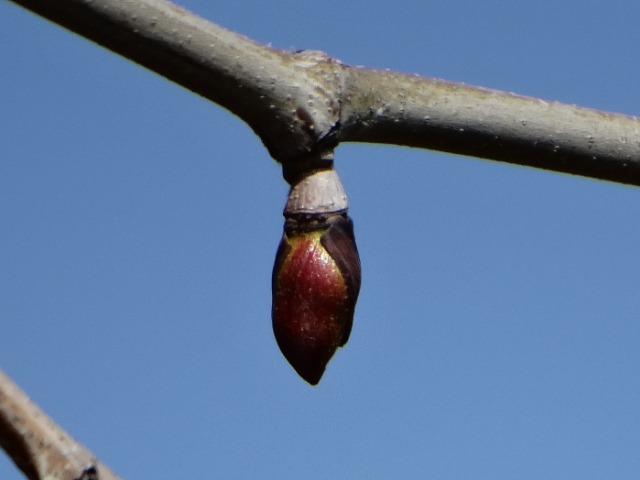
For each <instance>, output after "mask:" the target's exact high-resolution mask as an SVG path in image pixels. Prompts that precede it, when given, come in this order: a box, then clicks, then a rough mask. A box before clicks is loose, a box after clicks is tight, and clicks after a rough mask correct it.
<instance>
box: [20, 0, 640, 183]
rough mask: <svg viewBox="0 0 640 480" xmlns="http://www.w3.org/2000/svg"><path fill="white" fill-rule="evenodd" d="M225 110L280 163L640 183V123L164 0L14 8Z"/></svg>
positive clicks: (40, 1) (41, 1) (75, 0)
mask: <svg viewBox="0 0 640 480" xmlns="http://www.w3.org/2000/svg"><path fill="white" fill-rule="evenodd" d="M13 1H14V2H15V3H18V4H20V5H22V6H24V7H26V8H28V9H30V10H32V11H34V12H36V13H38V14H40V15H42V16H44V17H46V18H49V19H50V20H53V21H54V22H57V23H59V24H60V25H63V26H65V27H66V28H68V29H70V30H73V31H75V32H77V33H79V34H81V35H84V36H85V37H87V38H89V39H91V40H93V41H95V42H97V43H99V44H101V45H103V46H105V47H107V48H110V49H111V50H113V51H115V52H117V53H119V54H121V55H123V56H125V57H127V58H130V59H131V60H133V61H135V62H138V63H139V64H141V65H144V66H145V67H147V68H149V69H151V70H153V71H155V72H157V73H160V74H161V75H164V76H165V77H167V78H169V79H171V80H173V81H174V82H176V83H179V84H180V85H183V86H185V87H187V88H189V89H191V90H193V91H194V92H196V93H198V94H200V95H202V96H204V97H206V98H208V99H210V100H212V101H214V102H216V103H218V104H220V105H222V106H224V107H225V108H227V109H229V110H230V111H231V112H233V113H235V114H236V115H238V116H239V117H240V118H242V119H243V120H244V121H246V122H247V123H248V124H249V125H250V126H251V127H252V128H253V130H254V131H255V132H256V133H257V134H258V136H259V137H260V138H261V139H262V141H263V143H264V144H265V146H266V147H267V148H268V149H269V152H270V153H271V155H272V157H273V158H275V159H276V160H277V161H279V162H283V163H284V162H291V161H294V160H297V159H300V158H304V157H305V156H306V155H307V154H308V153H309V152H313V151H316V152H317V151H322V150H328V149H331V148H332V147H335V146H336V144H337V143H338V142H339V141H354V142H371V143H393V144H398V145H406V146H412V147H420V148H429V149H436V150H441V151H445V152H451V153H458V154H463V155H470V156H476V157H482V158H487V159H493V160H499V161H503V162H509V163H516V164H520V165H526V166H531V167H537V168H543V169H548V170H555V171H559V172H565V173H571V174H577V175H584V176H588V177H593V178H598V179H603V180H611V181H615V182H620V183H628V184H634V185H640V120H639V119H638V118H636V117H630V116H625V115H619V114H614V113H604V112H599V111H595V110H589V109H586V108H580V107H575V106H570V105H563V104H560V103H556V102H547V101H543V100H539V99H533V98H525V97H521V96H517V95H514V94H510V93H506V92H498V91H494V90H486V89H481V88H477V87H470V86H467V85H463V84H454V83H449V82H444V81H438V80H434V79H429V78H424V77H419V76H409V75H403V74H399V73H394V72H388V71H379V70H370V69H365V68H354V67H349V66H346V65H343V64H342V63H340V62H339V61H337V60H335V59H331V58H329V57H328V56H327V55H325V54H323V53H322V52H315V51H311V52H285V51H280V50H275V49H272V48H269V47H266V46H263V45H260V44H257V43H255V42H253V41H251V40H249V39H247V38H245V37H243V36H241V35H238V34H235V33H232V32H230V31H228V30H225V29H223V28H221V27H219V26H217V25H215V24H213V23H211V22H208V21H207V20H204V19H202V18H200V17H198V16H196V15H194V14H192V13H189V12H187V11H185V10H183V9H181V8H178V7H176V6H175V5H173V4H172V3H169V2H167V1H166V0H100V1H99V2H97V1H93V2H92V1H86V0H56V1H55V2H51V1H46V0H13Z"/></svg>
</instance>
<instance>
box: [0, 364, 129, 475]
mask: <svg viewBox="0 0 640 480" xmlns="http://www.w3.org/2000/svg"><path fill="white" fill-rule="evenodd" d="M0 447H2V448H3V450H4V451H6V452H7V454H8V455H9V456H10V457H11V459H12V460H13V462H14V463H15V464H16V466H17V467H18V468H19V469H20V470H22V472H23V473H24V474H25V476H26V477H27V478H29V479H31V480H36V479H40V480H42V479H51V480H54V479H56V480H118V477H116V475H114V474H113V473H112V472H111V471H110V470H109V469H108V468H107V467H105V466H104V465H102V464H100V462H98V461H97V460H96V458H95V457H94V456H93V454H92V453H91V452H90V451H88V450H87V449H86V448H84V447H83V446H82V445H80V444H79V443H78V442H77V441H75V440H74V439H73V438H71V437H70V436H69V435H68V434H67V433H66V432H65V431H64V430H62V428H60V427H59V426H58V425H57V424H55V423H54V422H53V420H51V419H50V418H49V417H47V416H46V415H45V413H44V412H43V411H42V410H40V408H38V406H37V405H36V404H35V403H33V402H32V401H31V400H30V399H29V397H27V395H26V394H25V393H24V392H23V391H22V390H20V389H19V388H18V387H17V386H16V385H15V384H14V383H13V382H12V381H11V380H10V379H9V377H7V376H6V375H5V374H4V373H3V372H2V371H1V370H0Z"/></svg>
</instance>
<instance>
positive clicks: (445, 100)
mask: <svg viewBox="0 0 640 480" xmlns="http://www.w3.org/2000/svg"><path fill="white" fill-rule="evenodd" d="M341 124H342V130H341V135H340V139H341V140H343V141H353V142H377V143H392V144H397V145H406V146H411V147H420V148H429V149H433V150H441V151H445V152H451V153H458V154H462V155H470V156H474V157H482V158H488V159H492V160H500V161H503V162H508V163H515V164H519V165H526V166H529V167H537V168H543V169H547V170H555V171H559V172H565V173H571V174H576V175H584V176H587V177H593V178H599V179H603V180H611V181H614V182H620V183H629V184H634V185H640V120H639V119H638V118H637V117H630V116H625V115H620V114H614V113H607V112H601V111H597V110H591V109H587V108H580V107H576V106H573V105H565V104H562V103H558V102H549V101H545V100H541V99H537V98H530V97H523V96H519V95H515V94H513V93H506V92H500V91H497V90H488V89H483V88H478V87H470V86H467V85H463V84H455V83H451V82H446V81H442V80H434V79H426V78H422V77H416V76H409V75H403V74H399V73H395V72H385V71H375V70H368V69H350V71H349V80H348V81H347V82H346V89H345V92H344V96H343V107H342V112H341Z"/></svg>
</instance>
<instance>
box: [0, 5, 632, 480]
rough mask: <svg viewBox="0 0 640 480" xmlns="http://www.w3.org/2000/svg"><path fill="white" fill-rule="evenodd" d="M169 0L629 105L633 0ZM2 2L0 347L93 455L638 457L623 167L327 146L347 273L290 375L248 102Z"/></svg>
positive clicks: (533, 463)
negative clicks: (273, 290) (318, 347)
mask: <svg viewBox="0 0 640 480" xmlns="http://www.w3.org/2000/svg"><path fill="white" fill-rule="evenodd" d="M182 4H183V5H184V6H186V7H187V8H188V9H190V10H192V11H195V12H196V13H199V14H200V15H202V16H204V17H206V18H209V19H211V20H213V21H215V22H217V23H219V24H221V25H223V26H226V27H228V28H230V29H233V30H235V31H238V32H241V33H243V34H245V35H247V36H249V37H252V38H255V39H256V40H259V41H261V42H265V43H271V44H272V45H274V46H276V47H281V48H296V49H301V48H312V49H320V50H325V51H327V52H328V53H330V54H331V55H334V56H336V57H338V58H340V59H342V60H343V61H344V62H346V63H350V64H358V65H367V66H372V67H380V68H387V67H388V68H391V69H395V70H399V71H404V72H409V73H419V74H423V75H427V76H435V77H439V78H445V79H449V80H455V81H461V82H465V83H470V84H476V85H481V86H485V87H492V88H498V89H502V90H509V91H514V92H517V93H521V94H526V95H532V96H538V97H543V98H546V99H552V100H560V101H563V102H567V103H576V104H580V105H585V106H590V107H595V108H600V109H605V110H611V111H618V112H623V113H629V114H640V94H639V93H638V92H639V85H640V63H639V62H638V58H640V28H638V21H639V19H640V2H638V1H637V0H621V1H617V2H610V1H604V0H602V1H588V0H587V1H581V2H570V1H567V2H555V1H551V0H536V1H535V2H513V1H507V0H503V1H491V2H475V1H469V0H459V1H455V0H454V1H449V2H424V1H397V2H369V3H366V4H363V3H357V2H344V1H337V0H332V1H326V2H320V3H319V2H283V1H274V2H257V1H245V2H211V1H204V0H200V1H196V0H191V1H186V0H185V1H184V2H182ZM365 5H366V6H365ZM0 21H1V22H0V24H1V25H2V27H1V28H0V62H1V64H2V65H3V67H2V68H1V69H0V322H1V323H0V326H1V329H0V368H2V369H3V370H5V371H6V372H7V373H8V374H9V375H11V376H12V377H13V378H14V379H15V380H16V381H17V382H18V383H19V384H20V385H21V386H22V387H23V388H24V389H25V390H26V391H27V392H28V393H29V394H30V395H31V396H32V397H33V398H34V399H35V400H36V401H37V402H38V403H39V404H40V405H41V406H42V407H43V408H44V409H45V410H46V411H47V412H48V413H49V414H51V415H52V416H53V417H54V418H55V419H56V420H57V421H58V422H59V423H61V424H62V425H63V426H64V427H65V428H66V429H67V430H68V431H69V432H71V433H72V434H73V435H74V436H75V437H76V438H78V439H79V440H81V441H82V442H83V443H85V444H86V445H88V446H89V447H90V448H91V449H92V450H93V451H94V452H95V453H96V454H97V455H98V456H99V457H100V458H101V459H103V460H104V461H105V462H106V463H107V464H108V465H110V466H111V467H112V468H113V469H114V470H115V471H116V472H117V473H119V474H120V475H122V476H123V477H124V478H128V479H134V478H153V479H174V478H192V479H205V478H223V479H256V478H265V479H269V478H278V479H283V480H288V479H300V478H305V479H307V480H316V479H327V478H333V479H342V478H345V479H347V478H348V479H357V478H369V479H389V478H434V479H447V480H451V479H470V478H473V479H476V480H479V479H492V480H493V479H496V478H514V479H519V480H524V479H541V478H544V479H546V480H550V479H567V478H579V479H581V480H590V479H616V480H621V479H634V480H635V479H637V478H638V472H640V373H639V367H640V220H639V219H640V189H638V188H632V187H627V186H621V185H616V184H610V183H604V182H598V181H594V180H588V179H582V178H578V177H572V176H568V175H561V174H555V173H548V172H542V171H537V170H532V169H528V168H522V167H515V166H509V165H505V164H499V163H495V162H489V161H485V160H478V159H472V158H465V157H458V156H452V155H447V154H440V153H434V152H428V151H421V150H410V149H406V148H396V147H386V146H375V145H373V146H372V145H343V146H341V147H340V148H339V149H338V150H337V168H338V171H339V173H340V175H341V177H342V179H343V183H344V184H345V187H346V189H347V193H348V194H349V197H350V202H351V206H352V208H351V214H352V217H353V218H354V221H355V225H356V237H357V240H358V245H359V248H360V252H361V257H362V263H363V285H362V291H361V296H360V301H359V304H358V307H357V309H356V318H355V324H354V329H353V332H352V335H351V339H350V341H349V343H348V345H347V346H346V348H345V349H342V350H341V351H339V352H338V353H337V354H336V356H335V357H334V359H333V360H332V362H331V363H330V364H329V367H328V370H327V372H326V373H325V376H324V378H323V379H322V381H321V383H320V385H319V386H318V387H315V388H313V387H310V386H309V385H307V384H306V383H304V382H303V381H302V380H301V379H300V378H299V377H298V376H297V375H296V374H295V372H294V371H293V370H292V369H291V367H290V366H289V365H288V364H287V363H286V361H285V360H284V358H283V357H282V355H281V354H280V352H279V350H278V348H277V345H276V343H275V340H274V339H273V336H272V332H271V320H270V302H271V299H270V275H271V268H272V264H273V258H274V254H275V250H276V247H277V244H278V241H279V239H280V235H281V229H282V217H281V211H282V207H283V205H284V201H285V197H286V191H287V188H286V184H285V183H284V181H283V180H282V178H281V175H280V169H279V167H278V165H277V164H276V163H274V162H273V161H272V160H271V159H270V158H269V156H268V154H267V152H266V150H265V149H264V148H263V147H262V145H261V143H260V141H259V140H258V139H257V138H256V137H255V136H254V135H253V133H252V132H251V131H250V130H249V128H248V127H246V126H245V125H244V124H243V123H242V122H241V121H240V120H238V119H237V118H235V117H233V116H232V115H231V114H229V113H228V112H226V111H224V110H222V109H221V108H219V107H217V106H216V105H213V104H210V103H209V102H207V101H205V100H203V99H201V98H199V97H197V96H195V95H193V94H192V93H190V92H188V91H186V90H184V89H182V88H181V87H178V86H176V85H174V84H172V83H170V82H169V81H167V80H165V79H163V78H161V77H159V76H157V75H155V74H153V73H151V72H149V71H146V70H144V69H143V68H141V67H139V66H137V65H135V64H133V63H131V62H129V61H126V60H123V59H122V58H120V57H118V56H116V55H114V54H112V53H110V52H108V51H106V50H104V49H102V48H100V47H97V46H95V45H93V44H91V43H89V42H88V41H86V40H84V39H82V38H80V37H78V36H76V35H74V34H71V33H69V32H67V31H65V30H63V29H61V28H60V27H57V26H55V25H53V24H50V23H48V22H46V21H44V20H42V19H40V18H38V17H36V16H34V15H33V14H31V13H29V12H26V11H23V10H22V9H20V8H18V7H16V6H14V5H13V4H10V3H8V2H1V3H0ZM0 478H2V479H8V480H11V479H15V478H19V474H18V473H17V471H16V470H15V469H14V468H13V466H12V464H10V463H9V461H8V460H7V459H6V458H5V457H4V456H1V455H0Z"/></svg>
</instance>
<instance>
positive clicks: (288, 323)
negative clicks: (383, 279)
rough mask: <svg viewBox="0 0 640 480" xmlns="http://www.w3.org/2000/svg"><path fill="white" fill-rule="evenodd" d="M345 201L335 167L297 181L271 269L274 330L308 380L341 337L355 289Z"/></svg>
mask: <svg viewBox="0 0 640 480" xmlns="http://www.w3.org/2000/svg"><path fill="white" fill-rule="evenodd" d="M314 177H315V178H314ZM314 189H315V190H316V191H315V192H314ZM346 207H347V202H346V196H345V195H344V191H343V189H342V186H341V185H340V181H339V179H338V177H337V175H336V174H335V172H334V171H333V170H330V171H322V172H316V173H314V174H312V175H310V176H309V177H306V178H305V179H304V180H302V181H301V182H299V183H298V184H297V185H295V186H294V187H293V188H292V189H291V192H290V195H289V201H288V202H287V207H286V208H285V218H286V222H285V229H284V235H283V237H282V240H281V242H280V246H279V247H278V252H277V254H276V261H275V265H274V268H273V277H272V294H273V304H272V320H273V331H274V334H275V337H276V340H277V342H278V346H279V347H280V350H281V351H282V353H283V354H284V356H285V357H286V359H287V360H288V361H289V363H290V364H291V365H292V366H293V368H294V369H295V370H296V372H298V374H299V375H300V376H301V377H302V378H304V379H305V380H306V381H307V382H309V383H310V384H312V385H316V384H317V383H318V382H319V381H320V378H321V377H322V374H323V373H324V370H325V367H326V365H327V363H328V362H329V360H331V357H332V356H333V354H334V353H335V352H336V350H337V348H338V347H342V346H343V345H345V344H346V343H347V340H348V339H349V334H350V333H351V326H352V323H353V313H354V309H355V304H356V300H357V298H358V292H359V291H360V258H359V256H358V249H357V247H356V243H355V238H354V234H353V223H352V221H351V219H350V218H349V217H348V216H347V214H346ZM314 210H315V211H314ZM330 210H334V211H330Z"/></svg>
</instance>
